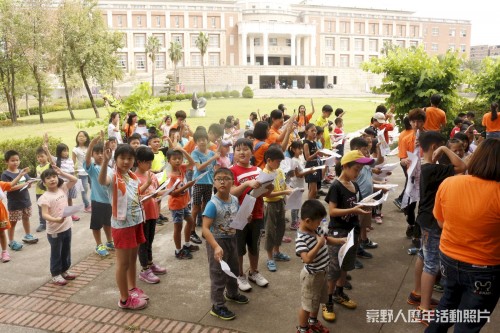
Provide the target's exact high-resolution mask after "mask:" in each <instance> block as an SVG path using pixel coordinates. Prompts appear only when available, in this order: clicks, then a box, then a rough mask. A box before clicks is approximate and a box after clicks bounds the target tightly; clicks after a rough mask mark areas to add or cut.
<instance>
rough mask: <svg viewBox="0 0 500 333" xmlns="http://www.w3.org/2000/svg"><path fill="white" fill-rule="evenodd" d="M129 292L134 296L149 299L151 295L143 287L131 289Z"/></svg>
mask: <svg viewBox="0 0 500 333" xmlns="http://www.w3.org/2000/svg"><path fill="white" fill-rule="evenodd" d="M128 294H129V296H130V297H134V298H140V299H144V300H148V299H149V296H148V295H146V294H145V293H144V291H143V290H142V289H139V288H137V287H135V288H132V289H130V290H129V291H128Z"/></svg>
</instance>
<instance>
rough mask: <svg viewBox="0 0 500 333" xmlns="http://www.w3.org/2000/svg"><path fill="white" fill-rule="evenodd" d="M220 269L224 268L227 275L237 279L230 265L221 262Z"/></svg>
mask: <svg viewBox="0 0 500 333" xmlns="http://www.w3.org/2000/svg"><path fill="white" fill-rule="evenodd" d="M220 268H222V271H223V272H224V273H226V274H227V275H229V276H230V277H232V278H235V279H236V275H234V273H233V272H231V268H229V265H228V264H227V262H225V261H224V260H222V259H221V260H220Z"/></svg>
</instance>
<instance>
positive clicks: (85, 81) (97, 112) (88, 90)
mask: <svg viewBox="0 0 500 333" xmlns="http://www.w3.org/2000/svg"><path fill="white" fill-rule="evenodd" d="M80 75H81V76H82V80H83V84H84V85H85V89H86V90H87V94H88V95H89V99H90V103H91V104H92V108H93V109H94V113H95V117H96V118H99V111H98V110H97V106H96V105H95V101H94V96H92V91H91V90H90V87H89V83H88V82H87V76H86V75H85V72H84V71H83V66H80Z"/></svg>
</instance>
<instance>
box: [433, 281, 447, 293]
mask: <svg viewBox="0 0 500 333" xmlns="http://www.w3.org/2000/svg"><path fill="white" fill-rule="evenodd" d="M432 289H433V290H434V291H435V292H438V293H444V288H443V286H442V285H441V283H439V282H437V283H435V284H434V286H433V287H432Z"/></svg>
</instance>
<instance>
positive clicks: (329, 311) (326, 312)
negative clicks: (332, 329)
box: [323, 303, 336, 321]
mask: <svg viewBox="0 0 500 333" xmlns="http://www.w3.org/2000/svg"><path fill="white" fill-rule="evenodd" d="M335 317H336V316H335V312H333V303H326V304H325V305H323V319H324V320H326V321H334V320H335Z"/></svg>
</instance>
